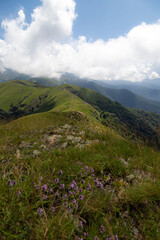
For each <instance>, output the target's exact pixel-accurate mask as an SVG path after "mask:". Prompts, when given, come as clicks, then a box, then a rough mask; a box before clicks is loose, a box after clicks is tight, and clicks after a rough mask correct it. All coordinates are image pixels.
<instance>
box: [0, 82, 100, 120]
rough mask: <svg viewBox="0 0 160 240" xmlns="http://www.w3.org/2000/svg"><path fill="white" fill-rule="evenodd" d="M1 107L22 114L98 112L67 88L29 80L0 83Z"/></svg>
mask: <svg viewBox="0 0 160 240" xmlns="http://www.w3.org/2000/svg"><path fill="white" fill-rule="evenodd" d="M0 108H2V109H3V110H4V111H6V112H12V113H15V114H19V113H20V114H21V115H25V114H31V113H36V112H46V111H49V110H54V111H70V110H77V111H83V112H84V113H91V112H93V114H97V113H96V112H97V111H96V110H95V109H94V108H93V107H92V106H90V105H89V104H86V103H85V102H84V101H83V100H81V99H80V98H78V97H77V96H76V95H74V94H72V93H70V92H69V91H67V90H66V89H62V88H59V87H44V86H40V85H37V84H36V83H34V82H31V81H27V80H26V81H24V80H23V81H8V82H5V83H1V84H0ZM90 115H92V113H91V114H90Z"/></svg>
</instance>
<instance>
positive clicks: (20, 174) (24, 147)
mask: <svg viewBox="0 0 160 240" xmlns="http://www.w3.org/2000/svg"><path fill="white" fill-rule="evenodd" d="M5 84H8V88H7V86H6V85H5ZM5 84H4V85H3V88H4V89H5V91H7V89H8V94H11V95H12V94H13V93H14V94H15V102H12V100H11V98H10V99H9V97H8V99H7V97H6V102H7V103H6V105H5V107H6V109H5V110H6V112H5V113H6V114H9V110H10V105H11V103H12V104H13V106H17V107H18V109H21V110H23V111H26V107H28V106H29V105H31V104H32V103H33V100H37V99H39V96H40V97H41V101H40V103H39V104H38V105H39V106H38V107H36V108H34V114H30V115H28V116H23V117H21V118H18V119H15V120H12V121H9V122H8V123H4V122H1V125H0V136H1V138H0V146H1V147H0V236H1V239H2V240H12V239H24V240H26V239H31V240H32V239H34V240H44V239H46V240H53V239H60V240H61V239H66V240H69V239H71V240H72V239H73V240H75V239H76V240H81V239H83V240H96V239H99V240H102V239H107V238H110V239H112V240H114V239H115V240H117V239H119V240H136V239H142V240H143V239H148V240H152V239H154V240H159V239H160V226H159V222H160V208H159V204H160V154H159V151H156V150H154V149H153V148H151V147H149V146H147V145H145V144H144V143H143V142H141V141H133V140H129V136H130V133H131V134H133V131H131V130H130V132H128V137H127V138H124V137H122V136H121V135H120V134H119V133H118V132H120V131H118V132H117V129H118V127H119V128H120V127H121V129H124V128H125V130H126V131H127V129H129V128H127V124H130V125H129V126H131V122H129V121H128V120H127V119H130V121H131V120H132V118H133V121H135V120H136V119H138V118H140V119H141V120H142V118H148V124H149V122H150V119H151V120H153V121H152V123H150V124H151V125H150V128H151V129H155V128H156V127H157V124H158V123H159V122H158V121H159V120H158V116H157V115H155V117H154V116H151V115H147V113H145V112H143V111H142V112H141V111H140V112H139V111H137V112H136V111H135V112H132V111H131V110H130V109H127V108H124V107H123V106H122V105H120V104H118V103H114V102H112V101H111V100H109V99H107V98H106V97H104V96H102V95H100V94H98V93H96V92H94V91H92V90H88V89H84V88H79V87H73V86H71V85H63V86H61V87H52V88H45V87H41V86H37V85H36V84H35V83H30V82H25V81H20V82H19V81H18V82H15V81H14V82H10V83H5ZM10 84H11V87H10ZM15 84H16V86H15ZM21 86H23V93H25V94H26V96H28V93H29V96H28V97H26V98H25V99H24V98H22V100H20V99H18V98H16V90H17V94H18V91H21ZM27 89H28V90H27ZM12 90H13V91H12ZM0 91H2V88H1V87H0ZM2 92H3V91H2ZM2 92H1V93H2ZM39 93H40V94H39ZM46 93H47V97H45V98H43V96H45V94H46ZM20 101H22V103H23V104H25V106H20V104H21V103H20ZM0 104H1V98H0ZM44 104H45V105H44ZM7 106H8V108H7ZM49 106H50V107H49ZM0 107H1V108H2V105H0ZM51 107H52V108H51ZM7 111H8V113H7ZM36 111H37V112H38V113H36ZM2 113H4V111H2ZM125 114H126V116H125ZM145 114H146V116H145ZM125 117H126V118H125ZM149 117H150V119H149ZM152 118H153V119H152ZM156 118H157V119H156ZM156 121H157V123H156ZM102 123H103V124H102ZM107 123H108V126H110V127H112V129H111V128H109V127H107V126H106V125H107ZM113 124H117V126H116V127H115V126H114V125H113ZM147 126H148V125H147ZM113 129H115V130H113ZM134 130H135V128H134ZM135 133H136V131H135ZM141 134H142V132H141ZM125 135H127V133H126V134H125ZM137 136H138V134H137ZM137 136H135V137H137ZM136 140H137V138H136Z"/></svg>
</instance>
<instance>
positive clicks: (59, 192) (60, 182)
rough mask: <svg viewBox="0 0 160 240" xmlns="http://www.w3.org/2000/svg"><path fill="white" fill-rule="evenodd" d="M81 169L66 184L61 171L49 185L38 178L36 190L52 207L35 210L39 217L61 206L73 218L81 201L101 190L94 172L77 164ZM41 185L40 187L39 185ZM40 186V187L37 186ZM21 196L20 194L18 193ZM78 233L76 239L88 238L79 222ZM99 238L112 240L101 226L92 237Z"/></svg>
mask: <svg viewBox="0 0 160 240" xmlns="http://www.w3.org/2000/svg"><path fill="white" fill-rule="evenodd" d="M78 164H79V165H80V166H81V167H80V168H81V170H80V172H79V174H78V177H76V178H75V179H72V180H71V181H70V183H66V182H65V181H64V179H63V171H62V170H59V172H57V174H56V176H55V178H54V180H53V182H52V184H51V185H49V184H48V183H42V182H43V178H42V177H40V181H41V182H40V183H39V182H38V186H39V187H38V189H37V190H40V191H42V193H43V194H42V195H41V194H40V196H42V198H43V200H46V199H48V197H49V199H50V200H51V201H52V206H50V211H49V208H48V207H47V208H46V207H45V205H44V206H43V208H41V207H39V208H37V213H38V215H39V216H42V215H43V214H44V210H45V211H46V213H47V211H48V212H50V213H52V214H53V213H54V212H55V209H56V208H57V209H59V206H63V209H65V211H66V213H67V216H68V217H73V216H74V214H77V211H78V210H79V209H80V208H81V206H82V201H84V200H85V196H86V195H87V194H88V192H90V191H91V190H92V189H93V190H94V189H95V188H100V189H103V183H102V181H100V180H99V179H98V178H97V179H95V171H94V169H93V168H92V167H91V168H90V167H89V166H84V167H83V165H82V163H78ZM41 183H42V185H41ZM12 184H13V183H12V182H9V186H10V185H12ZM39 184H40V185H39ZM20 194H21V192H20ZM78 229H79V233H78V235H79V236H77V238H76V239H79V240H83V239H87V238H88V236H89V235H88V233H87V231H86V229H85V225H84V222H82V221H81V220H79V225H78ZM100 237H101V238H103V239H106V240H112V238H111V237H107V233H106V229H105V227H104V226H103V225H101V226H100V228H99V233H98V234H97V236H95V237H94V240H99V239H100ZM115 240H118V236H117V235H116V236H115Z"/></svg>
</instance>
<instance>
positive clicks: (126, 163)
mask: <svg viewBox="0 0 160 240" xmlns="http://www.w3.org/2000/svg"><path fill="white" fill-rule="evenodd" d="M119 160H120V161H121V163H123V165H125V166H126V167H127V166H128V162H127V161H126V160H124V159H123V158H120V159H119Z"/></svg>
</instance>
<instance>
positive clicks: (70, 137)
mask: <svg viewBox="0 0 160 240" xmlns="http://www.w3.org/2000/svg"><path fill="white" fill-rule="evenodd" d="M74 138H75V137H74V136H72V135H68V136H67V139H68V140H69V141H74Z"/></svg>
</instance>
